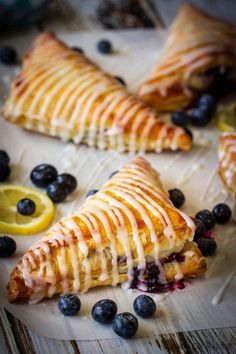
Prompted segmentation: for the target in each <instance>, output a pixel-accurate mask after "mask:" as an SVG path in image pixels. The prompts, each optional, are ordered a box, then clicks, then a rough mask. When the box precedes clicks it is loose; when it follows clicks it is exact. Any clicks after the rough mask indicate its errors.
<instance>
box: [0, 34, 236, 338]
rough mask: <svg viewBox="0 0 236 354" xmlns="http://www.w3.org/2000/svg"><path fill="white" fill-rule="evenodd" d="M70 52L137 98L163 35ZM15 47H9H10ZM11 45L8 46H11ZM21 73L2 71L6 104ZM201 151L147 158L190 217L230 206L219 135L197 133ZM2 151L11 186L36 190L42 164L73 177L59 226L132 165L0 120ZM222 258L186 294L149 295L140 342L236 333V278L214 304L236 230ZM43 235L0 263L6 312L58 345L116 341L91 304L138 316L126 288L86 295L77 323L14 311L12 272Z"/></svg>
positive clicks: (222, 246) (82, 37)
mask: <svg viewBox="0 0 236 354" xmlns="http://www.w3.org/2000/svg"><path fill="white" fill-rule="evenodd" d="M60 36H61V38H63V39H64V40H66V41H67V42H68V43H69V44H71V45H78V46H81V47H83V48H84V49H85V52H86V53H87V54H88V55H89V56H90V57H91V58H93V59H94V61H96V62H98V63H99V64H100V65H101V66H102V67H103V68H105V69H106V70H107V71H108V72H111V73H112V74H113V75H119V76H122V77H123V78H124V79H125V80H126V82H127V83H128V86H129V88H130V89H131V90H134V89H135V87H136V86H137V84H138V83H139V82H140V81H142V80H143V79H144V77H146V76H147V75H148V73H149V70H150V69H151V67H152V66H153V65H154V63H155V62H156V60H157V58H158V56H159V54H160V48H161V47H162V44H163V40H164V37H165V33H164V32H162V31H159V32H156V31H149V30H148V31H121V32H102V33H94V34H93V33H70V34H64V33H62V34H60ZM99 38H110V39H111V40H112V42H113V43H114V46H115V49H116V53H115V54H112V55H110V56H102V55H100V54H98V53H97V52H96V42H97V40H98V39H99ZM9 42H11V41H9ZM9 44H10V43H9ZM12 44H14V45H15V46H16V47H17V46H18V49H19V50H21V51H22V50H23V49H25V48H26V47H28V46H29V44H30V38H21V37H19V38H16V39H14V40H13V39H12ZM16 71H17V69H15V68H13V69H12V68H9V69H6V67H4V68H3V67H0V80H1V82H0V87H1V89H0V90H1V97H2V98H4V96H5V95H6V94H7V89H8V86H9V80H10V78H11V77H12V76H13V75H14V74H15V72H16ZM194 135H195V145H194V148H193V150H192V151H191V152H189V153H180V152H177V153H173V152H165V153H162V154H160V155H158V154H147V155H146V158H147V159H148V160H149V161H150V162H151V163H152V164H153V165H154V166H155V168H157V169H158V170H159V171H160V173H161V176H162V180H163V182H164V184H165V186H166V187H167V188H168V189H169V188H174V187H178V188H180V189H181V190H183V192H184V194H185V196H186V203H185V206H184V208H183V210H184V211H186V212H188V213H190V214H192V215H195V213H196V212H197V211H198V210H200V209H202V208H209V209H212V207H213V206H214V205H215V204H217V203H218V202H222V201H226V202H227V203H229V204H230V205H231V206H232V201H231V200H230V197H228V195H227V193H226V192H225V190H224V189H223V186H222V183H221V181H220V180H219V177H218V174H217V163H218V161H217V155H216V149H217V144H218V135H219V133H218V132H217V130H216V129H214V128H212V127H211V128H208V129H203V130H197V129H195V130H194ZM0 148H3V149H6V150H7V151H8V153H9V154H10V156H11V161H12V175H11V181H10V182H11V183H21V184H26V185H31V183H30V180H29V175H30V171H31V170H32V168H33V167H34V166H36V165H37V164H39V163H43V162H45V163H52V164H53V165H55V166H56V167H57V168H58V171H59V172H61V173H62V172H71V173H73V174H74V175H76V178H77V180H78V190H77V192H75V193H74V194H72V195H71V197H70V198H68V200H67V201H66V202H65V203H63V204H60V205H58V207H57V215H56V219H58V218H60V217H61V216H65V215H68V214H70V213H71V212H72V211H74V210H76V208H77V207H78V206H79V205H81V204H82V203H83V200H84V197H85V195H86V193H87V191H88V190H89V189H91V188H99V187H100V186H101V185H102V184H103V183H104V182H105V181H106V179H107V178H108V176H109V174H110V173H111V172H112V171H114V170H117V169H119V168H120V167H121V166H122V165H123V164H124V163H126V162H128V161H129V160H131V159H132V157H133V156H132V155H130V154H127V155H125V154H119V153H116V152H114V151H106V152H104V151H98V150H95V149H91V148H87V147H85V146H75V145H73V144H70V143H64V142H61V141H59V140H56V139H53V138H50V137H46V136H43V135H39V134H34V133H32V132H27V131H24V130H22V129H20V128H18V127H16V126H12V125H10V124H8V123H5V122H4V121H3V119H2V118H0ZM215 231H216V233H217V236H216V240H217V243H218V252H217V256H215V257H210V258H208V271H207V273H206V275H204V276H202V277H199V278H198V279H195V280H193V281H191V283H190V284H188V285H187V286H186V288H185V289H183V290H176V291H175V292H174V293H173V294H164V295H151V296H153V298H154V299H155V301H156V302H157V309H158V310H157V313H156V316H155V317H154V318H153V319H149V320H143V319H141V318H139V331H138V334H137V335H139V336H148V335H151V334H153V333H158V334H160V333H168V332H173V331H189V330H198V329H204V328H217V327H230V326H233V325H236V301H235V295H236V281H235V276H233V277H232V280H231V282H230V284H229V286H228V288H227V289H226V290H225V292H224V293H223V296H222V299H221V301H220V303H219V304H218V305H213V304H212V299H213V297H214V296H215V295H216V294H217V292H218V291H219V289H220V288H221V286H222V284H224V282H225V281H226V279H227V277H228V276H229V275H230V274H233V273H232V272H234V271H235V259H236V247H235V239H236V233H235V231H236V230H235V224H233V222H230V223H229V224H227V225H226V226H217V227H216V228H215ZM40 236H41V235H36V236H25V237H22V236H21V237H20V236H14V239H15V240H16V242H17V245H18V248H17V253H16V254H15V255H14V256H13V257H12V258H10V259H1V260H0V305H2V306H4V307H5V308H7V309H8V311H10V312H11V313H12V314H13V315H15V316H16V317H18V318H19V319H20V320H21V321H22V322H24V323H25V324H26V325H28V326H29V327H30V328H31V329H32V330H33V331H35V332H36V333H37V334H38V335H41V336H46V337H51V338H56V339H76V340H80V339H81V340H89V339H91V340H92V339H110V338H115V337H116V335H115V334H114V332H113V331H112V329H111V327H110V326H102V325H99V324H97V323H96V322H94V321H93V320H92V318H91V315H90V312H91V308H92V306H93V304H94V303H95V302H96V301H98V300H100V299H102V298H111V299H114V300H115V301H116V302H117V304H118V308H119V312H121V311H130V312H132V313H134V311H133V307H132V303H133V299H134V298H135V297H136V296H137V295H138V294H140V292H139V291H125V290H123V289H122V288H120V287H117V288H112V287H106V288H97V289H93V290H90V291H89V292H88V293H86V294H83V295H80V299H81V302H82V308H81V311H80V313H79V314H78V316H75V317H74V318H68V317H63V316H62V315H61V314H60V312H59V310H58V308H57V298H55V299H52V300H46V301H42V302H40V303H38V304H36V305H28V304H20V305H19V304H18V305H13V304H9V303H8V301H7V295H6V290H5V284H6V283H7V279H8V276H9V273H10V271H11V270H12V268H13V267H14V265H15V264H16V263H17V260H18V259H19V258H20V257H21V256H22V255H23V253H24V252H25V251H26V250H27V248H28V247H29V246H30V245H31V244H32V243H33V242H34V241H35V240H37V239H39V238H40Z"/></svg>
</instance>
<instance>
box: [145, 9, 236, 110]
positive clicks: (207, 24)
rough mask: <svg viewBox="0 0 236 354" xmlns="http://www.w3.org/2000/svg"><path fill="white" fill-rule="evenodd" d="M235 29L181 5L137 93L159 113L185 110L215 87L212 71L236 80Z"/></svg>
mask: <svg viewBox="0 0 236 354" xmlns="http://www.w3.org/2000/svg"><path fill="white" fill-rule="evenodd" d="M235 62H236V27H235V26H233V25H232V24H229V23H227V22H224V21H220V20H217V19H215V18H213V17H211V16H209V15H207V14H206V13H204V12H203V11H201V10H200V9H198V8H197V7H196V6H194V5H191V4H184V5H182V6H181V8H180V11H179V14H178V16H177V18H176V20H175V21H174V23H173V24H172V27H171V29H170V32H169V35H168V38H167V41H166V45H165V48H164V53H163V55H162V57H161V60H160V62H159V64H158V65H157V66H156V67H155V68H154V70H153V72H152V74H151V76H150V78H149V79H147V80H146V81H145V82H144V83H143V84H141V86H140V88H139V91H138V94H139V96H140V97H141V98H142V99H143V100H144V101H145V102H147V103H149V104H151V105H153V106H154V107H155V108H157V110H159V111H173V110H176V109H178V108H184V107H188V106H189V105H190V104H191V103H192V102H193V100H194V99H195V98H196V96H197V95H198V94H199V92H201V91H206V90H209V89H210V88H211V86H212V85H213V84H214V70H215V71H216V70H221V69H223V70H225V69H226V70H227V71H228V74H227V75H228V78H229V80H233V81H235V80H236V76H235Z"/></svg>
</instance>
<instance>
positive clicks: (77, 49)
mask: <svg viewBox="0 0 236 354" xmlns="http://www.w3.org/2000/svg"><path fill="white" fill-rule="evenodd" d="M71 49H72V50H74V51H75V52H79V53H81V54H83V53H84V50H83V49H82V48H80V47H72V48H71Z"/></svg>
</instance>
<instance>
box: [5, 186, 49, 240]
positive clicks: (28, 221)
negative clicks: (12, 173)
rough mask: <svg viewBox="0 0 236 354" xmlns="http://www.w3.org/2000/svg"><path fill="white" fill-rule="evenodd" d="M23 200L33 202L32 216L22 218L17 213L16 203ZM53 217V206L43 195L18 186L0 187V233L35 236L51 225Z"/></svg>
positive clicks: (32, 189) (34, 190)
mask: <svg viewBox="0 0 236 354" xmlns="http://www.w3.org/2000/svg"><path fill="white" fill-rule="evenodd" d="M23 198H30V199H32V200H33V201H34V202H35V204H36V210H35V212H34V214H32V215H30V216H24V215H20V214H19V213H18V212H17V207H16V206H17V203H18V202H19V200H20V199H23ZM54 215H55V209H54V205H53V203H52V201H51V199H50V198H49V197H48V196H47V195H46V194H45V193H43V192H40V191H38V190H36V189H34V188H30V187H25V186H20V185H14V184H3V185H0V232H2V233H10V234H15V235H31V234H36V233H39V232H41V231H43V230H45V229H46V228H47V227H48V226H49V225H50V224H51V222H52V220H53V218H54Z"/></svg>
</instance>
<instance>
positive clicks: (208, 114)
mask: <svg viewBox="0 0 236 354" xmlns="http://www.w3.org/2000/svg"><path fill="white" fill-rule="evenodd" d="M215 111H216V100H215V98H214V97H213V96H211V95H209V94H204V95H202V96H201V97H200V98H199V100H198V102H197V105H196V107H195V108H193V109H192V110H190V111H188V112H186V111H185V110H182V109H181V110H178V111H175V112H174V113H173V114H172V123H173V124H175V125H178V126H180V127H182V128H186V127H187V126H188V125H189V124H190V123H192V125H194V126H196V127H205V126H206V125H207V124H209V123H210V121H211V119H212V117H213V116H214V113H215Z"/></svg>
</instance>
